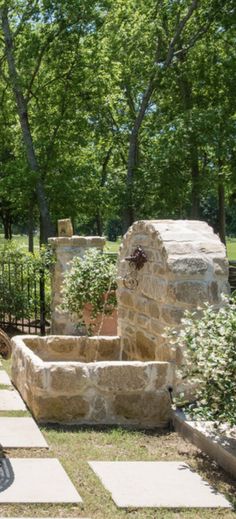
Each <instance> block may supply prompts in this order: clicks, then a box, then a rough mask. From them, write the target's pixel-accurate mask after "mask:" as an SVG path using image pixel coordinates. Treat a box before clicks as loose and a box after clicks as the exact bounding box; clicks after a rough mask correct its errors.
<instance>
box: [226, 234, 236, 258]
mask: <svg viewBox="0 0 236 519" xmlns="http://www.w3.org/2000/svg"><path fill="white" fill-rule="evenodd" d="M226 248H227V255H228V258H229V260H236V238H227V243H226Z"/></svg>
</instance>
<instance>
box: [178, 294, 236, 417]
mask: <svg viewBox="0 0 236 519" xmlns="http://www.w3.org/2000/svg"><path fill="white" fill-rule="evenodd" d="M182 324H183V329H182V330H181V332H180V333H179V334H178V333H177V332H174V333H175V334H177V345H178V346H180V347H182V348H184V351H185V355H184V358H185V364H184V366H183V367H182V372H183V376H184V377H187V378H188V379H190V378H192V379H196V380H198V381H199V385H198V389H197V393H196V405H195V406H192V414H193V415H194V416H197V417H200V418H203V419H207V420H214V421H216V422H220V423H222V422H228V423H229V424H230V425H236V301H235V299H233V298H232V299H231V300H229V301H226V304H225V306H223V307H222V308H220V309H219V310H218V311H216V310H215V309H214V308H213V307H212V306H210V305H209V304H206V305H205V307H204V308H203V309H202V315H201V317H200V318H199V317H197V315H196V312H195V313H190V312H186V313H185V318H184V319H183V321H182ZM172 335H173V334H172Z"/></svg>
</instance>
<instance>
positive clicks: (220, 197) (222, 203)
mask: <svg viewBox="0 0 236 519" xmlns="http://www.w3.org/2000/svg"><path fill="white" fill-rule="evenodd" d="M221 169H222V161H221V160H219V172H218V204H219V236H220V239H221V241H222V243H224V244H226V236H225V187H224V176H223V174H222V172H221Z"/></svg>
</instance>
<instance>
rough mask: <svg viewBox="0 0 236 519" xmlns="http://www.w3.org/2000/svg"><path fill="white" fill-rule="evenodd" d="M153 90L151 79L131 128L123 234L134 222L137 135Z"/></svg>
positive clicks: (153, 85) (137, 160)
mask: <svg viewBox="0 0 236 519" xmlns="http://www.w3.org/2000/svg"><path fill="white" fill-rule="evenodd" d="M154 89H155V83H154V78H153V77H152V78H151V79H150V82H149V85H148V87H147V89H146V91H145V93H144V95H143V99H142V103H141V107H140V110H139V113H138V115H137V117H136V119H135V121H134V124H133V128H132V130H131V133H130V140H129V154H128V165H127V174H126V192H125V204H124V212H123V232H126V231H127V230H128V228H129V227H130V225H132V223H133V222H134V202H133V185H134V178H135V172H136V170H137V168H138V163H139V153H138V150H139V133H140V129H141V126H142V122H143V119H144V117H145V113H146V111H147V108H148V105H149V102H150V99H151V97H152V93H153V91H154Z"/></svg>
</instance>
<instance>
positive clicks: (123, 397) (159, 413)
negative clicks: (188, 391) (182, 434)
mask: <svg viewBox="0 0 236 519" xmlns="http://www.w3.org/2000/svg"><path fill="white" fill-rule="evenodd" d="M114 409H115V414H116V415H118V416H120V417H122V418H124V419H125V420H126V421H127V422H129V421H132V423H134V422H136V423H137V424H141V425H146V424H147V425H148V426H156V427H164V426H166V425H167V424H168V423H169V421H170V418H171V405H170V397H169V394H168V392H167V391H159V392H151V391H150V392H144V393H134V394H129V393H125V392H124V393H121V394H118V395H116V397H115V401H114Z"/></svg>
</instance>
